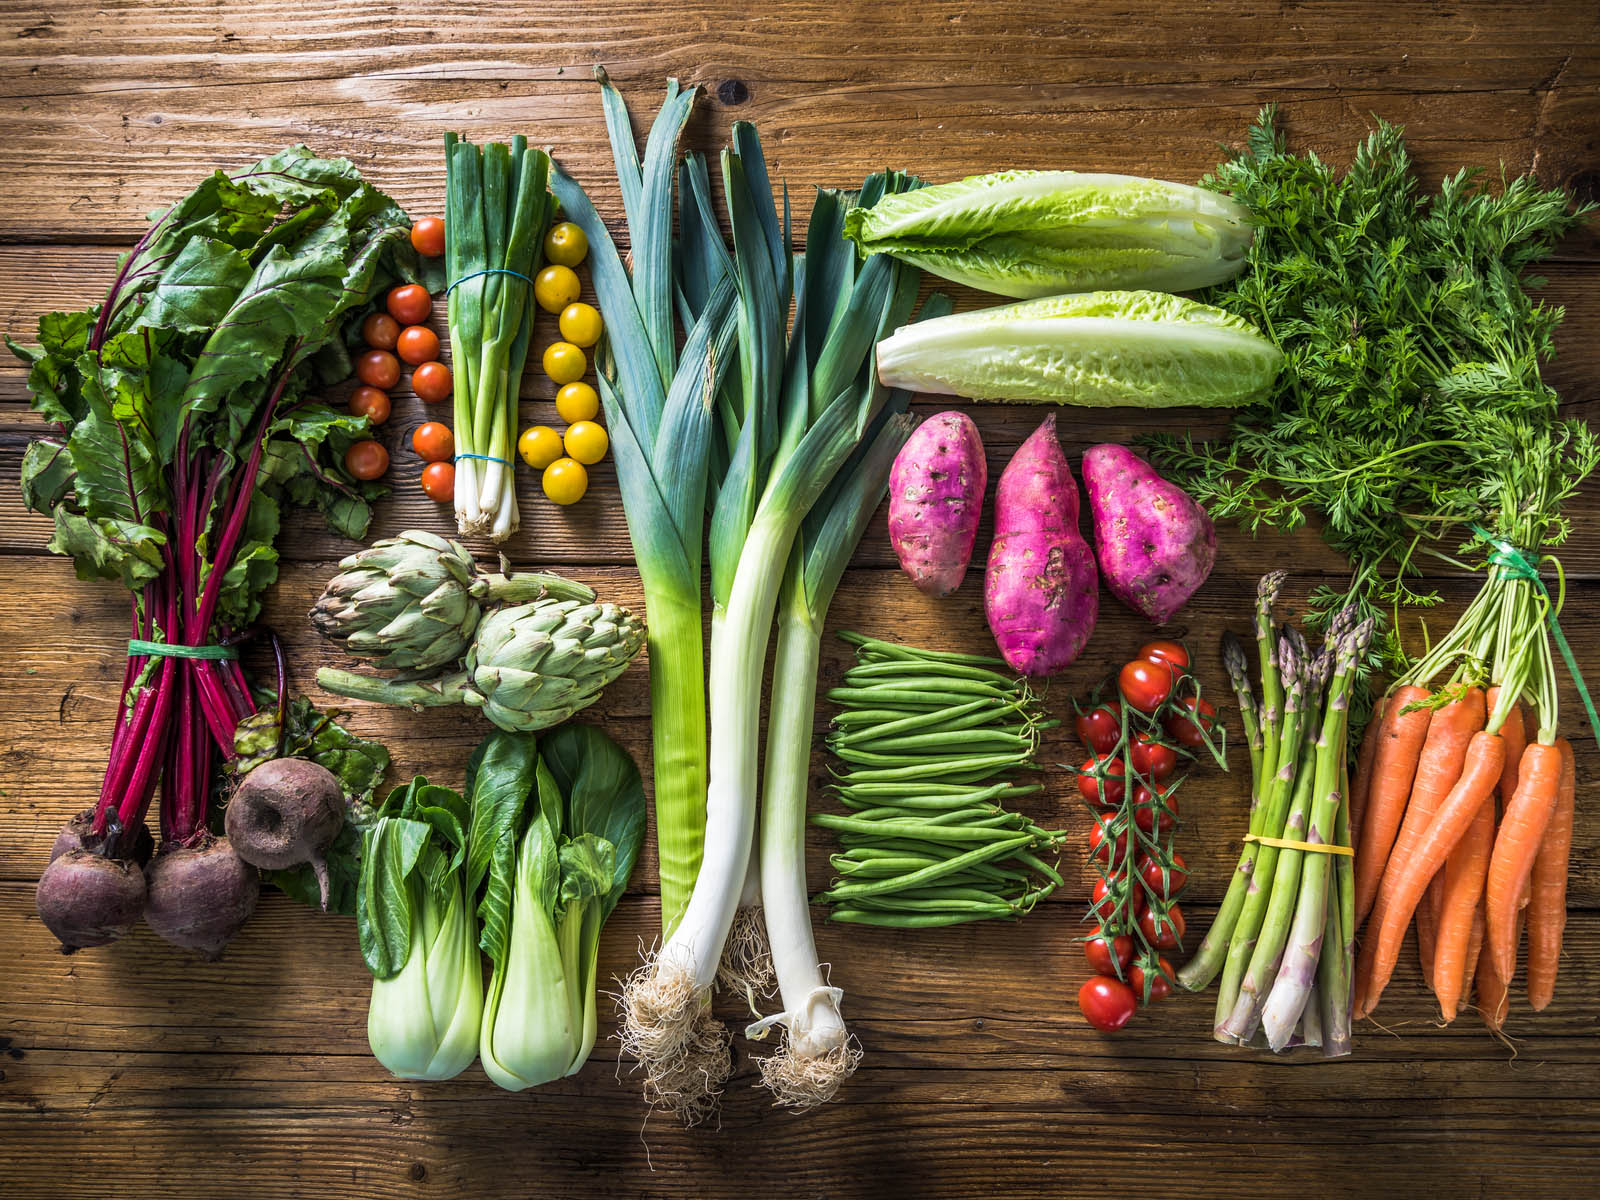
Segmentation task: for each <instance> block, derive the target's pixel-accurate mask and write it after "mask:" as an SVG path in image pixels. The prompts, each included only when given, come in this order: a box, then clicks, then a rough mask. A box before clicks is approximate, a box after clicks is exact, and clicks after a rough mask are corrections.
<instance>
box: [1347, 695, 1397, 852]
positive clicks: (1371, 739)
mask: <svg viewBox="0 0 1600 1200" xmlns="http://www.w3.org/2000/svg"><path fill="white" fill-rule="evenodd" d="M1387 702H1388V700H1387V697H1384V696H1379V697H1378V703H1377V704H1375V705H1373V708H1372V719H1371V720H1369V721H1368V722H1367V734H1366V736H1365V737H1363V738H1362V739H1361V752H1360V753H1359V754H1357V755H1356V774H1355V778H1354V779H1352V780H1351V781H1350V838H1351V843H1350V844H1351V845H1352V846H1357V845H1360V844H1361V819H1362V818H1363V817H1365V816H1366V815H1367V797H1368V796H1369V795H1370V794H1371V792H1372V766H1373V763H1375V762H1376V761H1377V759H1378V731H1379V730H1380V729H1382V728H1383V714H1384V706H1385V704H1386V703H1387Z"/></svg>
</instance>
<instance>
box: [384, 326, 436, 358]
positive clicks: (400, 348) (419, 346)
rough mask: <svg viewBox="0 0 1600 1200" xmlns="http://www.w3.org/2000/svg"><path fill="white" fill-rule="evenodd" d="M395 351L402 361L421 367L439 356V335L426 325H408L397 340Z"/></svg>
mask: <svg viewBox="0 0 1600 1200" xmlns="http://www.w3.org/2000/svg"><path fill="white" fill-rule="evenodd" d="M394 352H395V353H396V354H398V355H399V356H400V361H401V362H405V363H410V364H411V365H412V366H413V367H420V366H421V365H422V364H423V363H428V362H432V361H433V360H434V359H436V358H438V357H439V335H438V334H437V333H435V332H434V331H433V330H431V329H429V328H428V327H427V326H426V325H407V326H406V327H405V328H404V329H402V330H401V331H400V336H399V338H397V339H396V340H395V345H394Z"/></svg>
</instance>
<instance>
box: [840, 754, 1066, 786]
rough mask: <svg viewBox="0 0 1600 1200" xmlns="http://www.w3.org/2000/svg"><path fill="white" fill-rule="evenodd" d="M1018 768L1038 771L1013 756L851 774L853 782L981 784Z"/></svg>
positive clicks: (1031, 765)
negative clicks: (937, 780) (939, 780)
mask: <svg viewBox="0 0 1600 1200" xmlns="http://www.w3.org/2000/svg"><path fill="white" fill-rule="evenodd" d="M1013 768H1020V769H1021V770H1029V771H1036V770H1038V769H1039V768H1038V767H1037V766H1035V765H1034V764H1032V763H1022V764H1018V762H1017V758H1016V755H1014V754H997V755H991V756H987V757H984V758H978V759H974V760H968V761H967V762H966V763H965V765H964V766H962V767H960V768H956V769H952V767H951V766H950V764H949V763H946V762H942V761H939V760H937V759H935V760H933V761H932V762H929V763H927V764H926V765H922V764H919V765H917V766H906V767H870V768H862V769H859V770H855V771H852V772H850V775H849V778H850V779H851V780H852V782H859V783H879V782H888V781H891V780H907V779H928V778H930V777H942V778H943V780H944V782H946V783H983V782H985V781H987V780H989V779H992V778H993V777H994V776H995V775H998V774H999V773H1000V772H1001V771H1007V770H1011V769H1013Z"/></svg>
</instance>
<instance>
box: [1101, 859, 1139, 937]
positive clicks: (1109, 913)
mask: <svg viewBox="0 0 1600 1200" xmlns="http://www.w3.org/2000/svg"><path fill="white" fill-rule="evenodd" d="M1124 898H1125V899H1126V905H1125V906H1124V905H1123V904H1122V903H1121V901H1123V900H1124ZM1145 905H1146V897H1145V894H1144V889H1143V888H1141V887H1139V886H1138V885H1136V884H1130V883H1129V882H1128V877H1127V876H1126V875H1124V874H1122V873H1121V872H1118V871H1113V872H1111V878H1110V879H1109V880H1106V879H1096V880H1095V881H1094V887H1093V888H1092V889H1090V891H1089V915H1090V916H1091V917H1094V918H1095V919H1096V920H1097V921H1099V922H1100V923H1101V924H1102V925H1105V924H1107V923H1109V922H1111V921H1112V920H1114V919H1115V917H1116V915H1117V910H1118V908H1119V907H1126V910H1127V914H1128V916H1130V917H1132V918H1135V919H1137V918H1138V916H1139V914H1140V913H1142V912H1143V911H1144V910H1145Z"/></svg>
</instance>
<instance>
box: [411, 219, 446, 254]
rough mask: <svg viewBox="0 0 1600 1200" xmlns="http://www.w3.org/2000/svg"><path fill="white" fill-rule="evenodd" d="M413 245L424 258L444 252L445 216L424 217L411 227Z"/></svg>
mask: <svg viewBox="0 0 1600 1200" xmlns="http://www.w3.org/2000/svg"><path fill="white" fill-rule="evenodd" d="M411 245H412V247H413V248H414V249H415V250H416V252H417V253H418V254H420V255H422V257H423V258H438V257H439V256H440V255H441V254H443V253H444V218H443V217H423V218H422V219H421V220H420V221H418V222H417V223H416V224H414V225H413V226H412V227H411Z"/></svg>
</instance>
